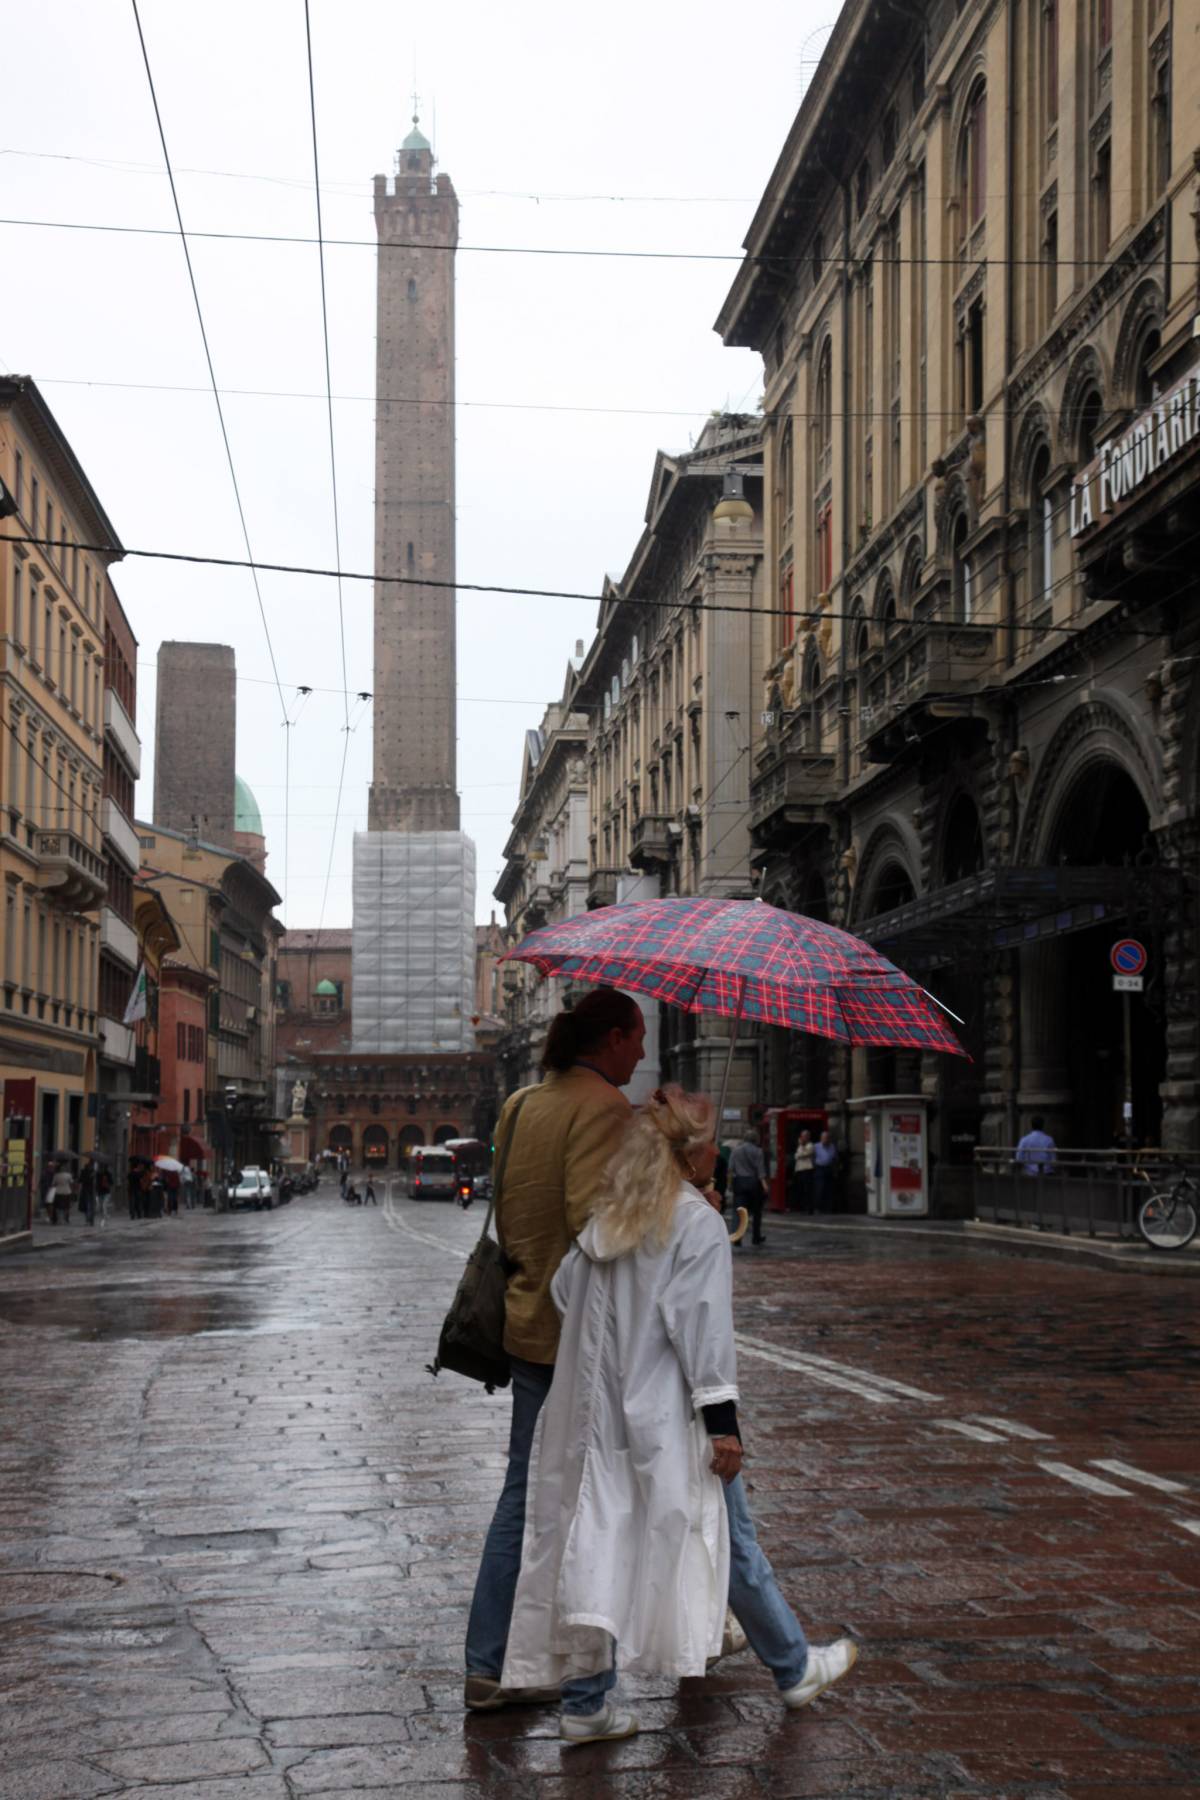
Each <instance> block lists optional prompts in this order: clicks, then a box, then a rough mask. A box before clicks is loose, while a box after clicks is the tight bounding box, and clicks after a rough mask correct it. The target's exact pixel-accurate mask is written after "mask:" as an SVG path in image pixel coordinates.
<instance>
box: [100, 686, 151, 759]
mask: <svg viewBox="0 0 1200 1800" xmlns="http://www.w3.org/2000/svg"><path fill="white" fill-rule="evenodd" d="M104 731H105V735H106V736H107V737H108V738H109V739H110V740H111V741H112V743H113V744H114V745H115V746H116V748H117V749H118V750H119V751H120V753H121V756H122V757H123V759H124V761H125V766H126V767H127V768H128V770H129V773H130V774H131V775H132V776H133V779H134V780H135V781H136V780H137V779H138V777H139V775H140V774H141V772H142V742H141V739H140V738H139V737H138V734H137V730H136V728H135V726H134V723H133V720H132V719H131V718H130V717H129V714H128V713H127V712H126V711H125V708H124V707H123V706H122V705H121V702H120V701H119V700H118V698H117V694H116V690H115V688H105V690H104Z"/></svg>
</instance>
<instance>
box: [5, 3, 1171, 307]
mask: <svg viewBox="0 0 1200 1800" xmlns="http://www.w3.org/2000/svg"><path fill="white" fill-rule="evenodd" d="M131 4H134V5H135V6H136V0H131ZM139 29H140V27H139ZM0 225H9V226H13V227H16V228H19V229H28V230H36V231H96V232H103V233H107V234H109V235H113V236H118V237H174V236H175V233H174V232H173V231H172V230H170V228H169V227H168V226H165V225H112V224H108V223H97V222H96V221H94V220H90V219H29V218H16V217H13V216H11V215H8V214H5V215H4V216H0ZM188 236H189V237H190V238H193V239H201V240H203V241H205V242H209V243H230V244H315V243H316V242H317V240H316V238H313V237H308V236H307V235H305V234H304V233H303V232H283V231H192V232H189V233H188ZM325 243H326V245H327V247H328V248H329V249H331V250H441V251H444V252H446V253H447V254H450V253H452V252H456V253H458V254H460V255H468V256H546V257H572V256H574V257H581V258H583V259H585V260H587V261H599V262H606V261H611V262H684V263H687V262H692V263H695V262H701V263H737V264H739V265H741V264H746V263H751V264H755V265H757V266H759V267H764V268H777V269H779V270H781V271H783V272H788V271H791V270H794V269H795V268H796V267H797V266H798V265H799V264H800V262H801V261H802V260H803V258H802V256H801V253H800V252H799V251H798V250H795V251H792V250H789V251H787V252H786V253H785V252H776V253H774V254H772V253H770V252H767V251H750V250H601V249H598V248H594V247H592V246H589V245H586V244H449V243H447V244H430V243H425V242H421V241H418V240H416V239H407V238H392V239H386V238H380V239H379V240H378V241H376V240H375V239H373V238H346V237H327V238H326V239H325ZM1125 255H1126V253H1122V254H1121V255H1118V256H1117V257H1115V258H1110V257H1108V256H1100V257H1087V256H1073V257H1064V258H1063V261H1064V262H1065V263H1066V264H1068V266H1070V267H1071V268H1075V269H1104V268H1108V267H1110V266H1112V265H1114V264H1116V263H1119V262H1121V261H1122V260H1123V258H1124V256H1125ZM823 260H824V264H825V266H826V267H827V268H831V269H837V268H853V267H857V265H858V263H859V262H861V260H862V258H861V257H855V256H835V255H826V256H825V258H824V259H823ZM885 263H886V266H887V267H889V268H902V269H960V268H961V267H962V266H963V259H962V258H961V257H960V256H889V257H887V258H886V259H884V262H881V263H880V266H881V267H883V266H884V265H885ZM1194 263H1195V258H1194V257H1190V256H1179V257H1168V258H1166V259H1165V263H1164V264H1159V265H1157V266H1159V267H1164V266H1165V267H1166V268H1168V269H1170V268H1177V269H1191V268H1192V267H1193V265H1194ZM992 265H994V266H995V267H997V268H1005V269H1044V268H1045V266H1046V264H1045V258H1044V257H1040V256H992V257H987V256H983V257H980V258H979V259H978V261H977V263H976V264H975V265H974V266H975V267H977V268H987V267H990V266H992ZM1131 266H1133V265H1132V263H1131Z"/></svg>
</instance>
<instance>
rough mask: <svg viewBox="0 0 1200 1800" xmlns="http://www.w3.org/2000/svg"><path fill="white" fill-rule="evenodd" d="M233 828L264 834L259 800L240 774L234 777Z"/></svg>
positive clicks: (260, 835) (256, 834)
mask: <svg viewBox="0 0 1200 1800" xmlns="http://www.w3.org/2000/svg"><path fill="white" fill-rule="evenodd" d="M233 828H234V830H235V831H246V832H249V833H251V835H252V836H254V837H262V836H263V824H262V814H261V813H260V812H259V810H258V801H257V800H256V799H255V798H254V795H253V794H252V793H251V792H250V789H249V788H248V787H247V786H246V783H245V782H244V781H243V780H242V778H241V776H240V775H235V776H234V778H233Z"/></svg>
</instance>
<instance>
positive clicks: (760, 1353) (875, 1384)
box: [734, 1331, 939, 1406]
mask: <svg viewBox="0 0 1200 1800" xmlns="http://www.w3.org/2000/svg"><path fill="white" fill-rule="evenodd" d="M734 1342H735V1343H736V1344H737V1347H738V1350H739V1351H740V1352H741V1354H742V1355H744V1356H754V1357H758V1358H759V1359H760V1361H762V1362H769V1363H775V1364H776V1365H777V1367H779V1368H781V1369H791V1370H792V1371H793V1373H794V1374H798V1375H807V1376H808V1378H809V1380H810V1381H819V1382H821V1383H822V1384H823V1385H824V1386H825V1387H836V1388H844V1389H845V1390H846V1392H847V1393H851V1394H857V1395H858V1396H859V1398H860V1399H863V1400H869V1401H870V1402H871V1404H872V1405H873V1406H890V1405H893V1404H894V1403H895V1402H896V1401H898V1400H901V1399H912V1400H927V1401H936V1400H937V1399H938V1398H939V1396H938V1395H937V1394H927V1393H926V1392H925V1391H924V1389H923V1388H914V1387H907V1386H905V1384H904V1383H903V1382H902V1381H891V1380H889V1379H888V1377H887V1376H885V1375H875V1374H872V1372H871V1370H870V1369H857V1368H855V1367H854V1365H853V1364H852V1363H841V1362H835V1361H834V1360H833V1358H832V1357H829V1356H813V1355H810V1354H809V1353H808V1352H807V1351H803V1350H780V1349H778V1348H777V1346H776V1345H774V1344H770V1343H768V1342H767V1341H766V1339H764V1338H756V1337H749V1336H747V1334H746V1333H745V1332H741V1331H739V1332H735V1333H734Z"/></svg>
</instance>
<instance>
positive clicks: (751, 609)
mask: <svg viewBox="0 0 1200 1800" xmlns="http://www.w3.org/2000/svg"><path fill="white" fill-rule="evenodd" d="M1197 535H1198V536H1200V534H1197ZM1189 541H1190V540H1189ZM49 542H50V540H49V539H47V538H40V537H34V536H32V535H31V534H29V535H26V534H18V533H15V532H0V543H9V544H30V545H41V546H45V545H47V544H48V543H49ZM1180 547H1182V546H1180ZM76 548H77V549H78V550H83V551H87V552H89V553H91V554H95V555H111V554H112V546H111V545H105V544H78V545H76ZM122 554H123V555H124V556H125V557H126V558H129V557H131V556H136V557H143V558H146V559H147V560H149V561H153V562H177V563H189V564H195V565H197V566H198V567H201V568H213V569H245V568H254V569H257V570H260V571H262V572H264V573H267V574H273V575H312V576H318V577H320V578H322V579H325V580H330V581H332V580H334V579H335V578H336V577H337V575H338V574H339V571H338V570H337V569H324V568H318V567H313V566H310V565H308V564H304V563H275V562H253V561H251V562H247V561H246V560H245V559H244V558H242V557H239V556H198V555H196V554H194V553H191V552H185V551H182V550H135V549H130V548H129V546H128V545H126V546H124V547H123V550H122ZM340 574H341V577H342V579H343V581H360V582H361V581H369V582H377V583H380V584H381V585H387V586H398V587H426V588H448V589H450V590H452V591H453V592H455V593H460V594H499V595H501V596H503V597H505V598H513V599H518V600H585V601H587V603H588V604H589V605H591V606H601V605H603V604H604V603H605V596H604V595H603V594H585V593H582V592H580V591H579V590H578V589H573V588H536V587H510V586H507V585H505V584H502V583H500V582H488V581H435V580H434V579H432V578H431V577H429V576H424V575H374V574H370V575H368V574H365V573H364V572H363V571H362V570H360V569H342V570H341V571H340ZM1062 579H1063V580H1064V581H1065V580H1073V579H1074V572H1073V571H1072V573H1071V574H1070V575H1068V576H1065V577H1063V578H1062ZM1055 585H1060V584H1055ZM1051 591H1053V590H1051ZM608 600H609V602H610V603H615V604H620V605H623V606H644V607H649V608H652V609H654V610H655V611H667V612H672V611H676V610H679V611H685V612H686V611H693V612H709V613H733V614H741V615H743V616H745V617H749V618H756V619H801V620H803V619H809V618H812V619H821V620H826V619H830V620H841V621H843V622H845V621H849V622H851V623H854V624H857V623H859V622H860V621H861V619H862V617H863V615H862V614H861V613H859V612H825V611H824V610H821V611H818V610H817V609H816V608H815V607H810V608H807V609H800V608H797V607H795V606H792V607H786V606H731V605H729V604H728V602H726V601H720V600H653V599H650V598H649V597H648V596H645V595H641V594H636V595H624V594H617V595H609V596H608ZM916 622H917V623H920V622H921V621H919V620H918V621H916ZM897 623H898V624H901V625H905V624H911V623H913V621H912V620H908V619H899V620H897ZM999 624H1000V625H1002V624H1003V621H1000V622H999ZM954 628H955V630H956V631H995V630H997V629H998V628H999V626H998V624H997V622H996V621H992V622H990V623H989V622H987V621H984V620H978V621H977V620H974V619H961V620H955V621H954ZM1039 629H1041V630H1043V631H1047V632H1054V633H1057V634H1058V635H1060V636H1064V637H1080V636H1082V635H1083V634H1084V633H1085V632H1086V631H1087V630H1088V627H1087V626H1083V625H1055V624H1047V625H1044V626H1041V627H1040V628H1039ZM1129 629H1130V630H1131V631H1133V632H1135V633H1136V634H1138V635H1140V636H1145V637H1157V635H1158V633H1157V632H1155V631H1149V630H1147V631H1144V632H1139V630H1138V627H1137V626H1130V627H1129Z"/></svg>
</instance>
